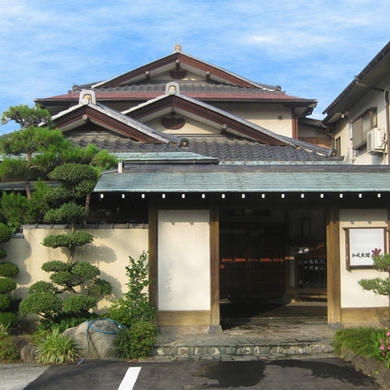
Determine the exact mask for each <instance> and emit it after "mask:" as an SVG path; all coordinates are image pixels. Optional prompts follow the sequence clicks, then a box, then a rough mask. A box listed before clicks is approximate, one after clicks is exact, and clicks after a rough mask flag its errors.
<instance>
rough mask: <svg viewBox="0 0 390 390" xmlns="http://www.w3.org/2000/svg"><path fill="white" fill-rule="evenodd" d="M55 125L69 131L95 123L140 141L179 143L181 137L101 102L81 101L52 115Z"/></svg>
mask: <svg viewBox="0 0 390 390" xmlns="http://www.w3.org/2000/svg"><path fill="white" fill-rule="evenodd" d="M52 119H53V121H54V123H55V125H56V126H57V127H58V128H60V129H61V130H62V131H63V132H68V131H70V130H73V129H77V128H78V127H80V126H82V125H84V124H86V123H87V122H91V123H94V124H96V125H98V126H101V127H102V128H105V129H108V130H110V131H112V132H114V133H116V134H118V135H120V136H124V137H126V138H130V139H133V140H136V141H138V142H149V143H162V144H169V143H171V142H173V143H178V142H179V139H178V138H176V137H174V136H171V135H169V134H166V135H165V134H157V133H156V132H155V131H154V129H152V128H150V127H149V126H146V125H145V124H144V123H142V122H139V121H137V120H135V119H133V118H130V117H128V116H126V115H123V114H121V113H120V112H117V111H115V110H112V109H110V108H109V107H106V106H104V105H102V104H99V103H92V102H88V103H87V104H83V103H79V104H77V105H75V106H73V107H71V108H69V109H68V110H65V111H62V112H61V113H59V114H57V115H54V116H53V117H52Z"/></svg>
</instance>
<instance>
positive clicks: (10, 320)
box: [0, 311, 18, 328]
mask: <svg viewBox="0 0 390 390" xmlns="http://www.w3.org/2000/svg"><path fill="white" fill-rule="evenodd" d="M17 323H18V318H17V317H16V314H15V313H11V312H8V311H2V312H0V325H8V326H10V327H12V328H13V327H15V326H16V324H17Z"/></svg>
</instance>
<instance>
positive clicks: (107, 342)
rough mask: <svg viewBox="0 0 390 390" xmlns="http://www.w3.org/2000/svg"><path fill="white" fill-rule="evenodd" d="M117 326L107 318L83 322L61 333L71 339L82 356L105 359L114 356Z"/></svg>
mask: <svg viewBox="0 0 390 390" xmlns="http://www.w3.org/2000/svg"><path fill="white" fill-rule="evenodd" d="M117 332H118V327H117V325H115V323H113V322H111V321H109V320H104V319H102V320H94V321H91V322H83V323H82V324H80V325H79V326H76V327H74V328H70V329H67V330H66V331H65V332H64V333H63V334H64V335H65V336H67V337H70V338H71V339H73V340H74V341H75V343H76V345H77V349H78V351H79V354H80V356H81V357H82V358H84V357H87V358H88V359H105V358H113V357H115V351H114V349H115V347H114V340H115V337H116V333H117Z"/></svg>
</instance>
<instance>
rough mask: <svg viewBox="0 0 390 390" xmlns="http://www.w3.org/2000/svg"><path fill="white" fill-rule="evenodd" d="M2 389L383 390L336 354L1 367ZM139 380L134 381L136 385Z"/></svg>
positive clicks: (87, 362) (102, 361)
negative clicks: (303, 356)
mask: <svg viewBox="0 0 390 390" xmlns="http://www.w3.org/2000/svg"><path fill="white" fill-rule="evenodd" d="M0 378H1V382H0V389H1V390H22V389H25V390H42V389H44V390H64V389H65V390H66V389H77V390H90V389H93V390H108V389H109V390H116V389H118V390H124V389H126V390H131V389H134V390H150V389H153V390H168V389H169V390H176V389H177V390H179V389H180V390H182V389H184V390H194V389H227V388H229V389H245V390H252V389H253V390H254V389H262V390H267V389H278V390H284V389H285V390H287V389H288V390H290V389H297V390H298V389H299V390H306V389H307V390H309V389H310V390H312V389H326V390H332V389H335V390H336V389H337V390H340V389H342V390H359V389H365V390H380V387H379V385H377V384H376V383H375V382H374V381H373V379H372V378H370V377H368V376H366V375H364V374H362V373H360V372H357V371H356V370H355V369H354V368H353V367H351V366H350V365H349V364H348V363H346V362H344V361H343V360H342V359H339V358H337V357H328V358H307V359H276V360H272V359H269V360H259V359H255V360H251V359H247V360H245V359H243V360H241V361H237V360H236V361H234V360H230V361H221V360H213V359H212V358H210V359H200V360H192V359H184V360H182V361H180V360H175V361H171V362H167V361H161V362H156V361H150V362H148V361H143V362H126V361H120V360H112V361H111V360H96V361H86V362H85V363H83V364H81V365H58V366H50V367H46V366H39V365H26V364H18V365H15V364H13V365H1V366H0ZM134 383H135V384H134Z"/></svg>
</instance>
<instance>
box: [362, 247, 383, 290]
mask: <svg viewBox="0 0 390 390" xmlns="http://www.w3.org/2000/svg"><path fill="white" fill-rule="evenodd" d="M372 259H373V262H374V268H375V269H376V270H378V271H380V272H387V277H386V278H380V277H377V278H372V279H361V280H359V284H360V285H361V286H362V287H363V289H364V290H368V291H373V292H374V293H375V294H379V295H390V253H386V254H381V250H380V249H374V250H373V251H372Z"/></svg>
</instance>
